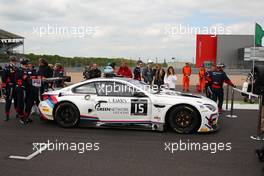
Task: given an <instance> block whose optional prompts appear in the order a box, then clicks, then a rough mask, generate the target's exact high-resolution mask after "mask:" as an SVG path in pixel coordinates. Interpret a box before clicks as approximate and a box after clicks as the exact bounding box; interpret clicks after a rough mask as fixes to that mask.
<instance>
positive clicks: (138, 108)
mask: <svg viewBox="0 0 264 176" xmlns="http://www.w3.org/2000/svg"><path fill="white" fill-rule="evenodd" d="M147 113H148V100H139V99H132V100H131V115H147Z"/></svg>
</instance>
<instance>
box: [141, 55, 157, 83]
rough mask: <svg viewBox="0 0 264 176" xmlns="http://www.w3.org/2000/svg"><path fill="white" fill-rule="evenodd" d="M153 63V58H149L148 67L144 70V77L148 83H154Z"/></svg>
mask: <svg viewBox="0 0 264 176" xmlns="http://www.w3.org/2000/svg"><path fill="white" fill-rule="evenodd" d="M152 63H153V62H152V61H151V60H148V63H147V66H146V68H144V69H143V71H142V77H143V79H144V82H145V83H147V84H148V85H152V81H153V76H154V74H153V73H154V72H153V69H152Z"/></svg>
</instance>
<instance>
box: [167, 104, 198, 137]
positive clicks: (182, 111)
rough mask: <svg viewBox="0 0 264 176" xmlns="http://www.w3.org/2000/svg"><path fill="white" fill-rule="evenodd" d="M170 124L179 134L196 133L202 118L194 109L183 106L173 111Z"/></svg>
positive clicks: (169, 120)
mask: <svg viewBox="0 0 264 176" xmlns="http://www.w3.org/2000/svg"><path fill="white" fill-rule="evenodd" d="M168 123H169V126H170V127H171V128H172V129H173V130H174V131H176V132H178V133H194V132H196V131H197V130H198V129H199V126H200V117H199V115H198V112H197V111H196V110H195V109H194V108H193V107H190V106H188V105H181V106H178V107H175V108H174V109H172V111H171V112H170V114H169V119H168Z"/></svg>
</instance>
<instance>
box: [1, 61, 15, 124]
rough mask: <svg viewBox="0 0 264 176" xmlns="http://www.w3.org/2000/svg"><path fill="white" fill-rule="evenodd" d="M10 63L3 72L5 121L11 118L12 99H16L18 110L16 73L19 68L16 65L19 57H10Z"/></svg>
mask: <svg viewBox="0 0 264 176" xmlns="http://www.w3.org/2000/svg"><path fill="white" fill-rule="evenodd" d="M9 61H10V62H9V64H8V65H6V66H5V68H4V69H3V73H2V93H3V97H4V98H5V115H6V118H5V121H8V120H9V115H10V108H11V105H12V100H14V107H15V109H16V110H17V95H16V91H15V88H16V83H17V81H16V73H17V71H18V68H17V66H16V63H17V58H16V57H15V56H10V57H9Z"/></svg>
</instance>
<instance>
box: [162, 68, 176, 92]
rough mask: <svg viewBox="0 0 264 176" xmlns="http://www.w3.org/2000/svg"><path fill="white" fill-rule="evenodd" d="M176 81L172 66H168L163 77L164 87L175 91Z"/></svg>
mask: <svg viewBox="0 0 264 176" xmlns="http://www.w3.org/2000/svg"><path fill="white" fill-rule="evenodd" d="M176 80H177V76H176V73H175V71H174V68H173V67H172V66H169V68H168V69H167V73H166V75H165V77H164V84H165V87H166V88H168V89H173V90H175V89H176Z"/></svg>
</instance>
